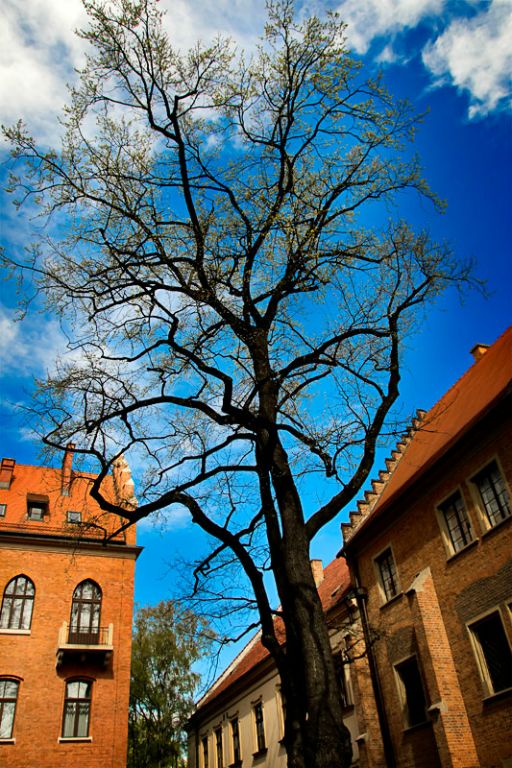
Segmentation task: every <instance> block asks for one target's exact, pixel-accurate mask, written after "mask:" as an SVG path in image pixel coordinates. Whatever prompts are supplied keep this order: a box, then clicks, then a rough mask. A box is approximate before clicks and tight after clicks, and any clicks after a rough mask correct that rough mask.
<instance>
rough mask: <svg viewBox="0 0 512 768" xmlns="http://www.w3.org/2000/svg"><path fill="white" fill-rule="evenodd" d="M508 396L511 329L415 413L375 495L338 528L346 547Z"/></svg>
mask: <svg viewBox="0 0 512 768" xmlns="http://www.w3.org/2000/svg"><path fill="white" fill-rule="evenodd" d="M511 391H512V326H511V327H510V328H508V329H507V330H506V331H505V332H504V333H503V335H502V336H500V338H499V339H498V340H497V341H496V342H495V343H494V344H493V345H492V346H490V347H489V348H488V349H487V351H486V352H484V354H483V355H482V357H480V359H479V360H477V361H476V362H474V363H473V365H472V366H471V368H469V370H467V371H466V373H465V374H463V376H461V378H460V379H459V380H458V381H457V382H456V383H455V384H454V385H453V386H452V387H451V388H450V389H449V390H448V391H447V392H446V394H445V395H443V397H442V398H441V399H440V400H439V401H438V402H437V403H436V404H435V405H434V406H433V407H432V408H431V409H430V411H428V412H427V413H425V412H421V413H419V418H418V419H416V420H415V421H414V423H413V426H412V427H411V430H409V433H408V434H407V435H405V436H404V438H403V439H402V441H401V442H400V443H399V444H398V446H397V448H396V450H395V451H394V452H393V454H392V457H391V458H390V459H388V460H387V461H386V464H387V470H385V471H383V472H381V473H380V479H379V480H378V481H374V483H373V491H369V492H367V493H366V494H365V498H364V500H361V501H360V502H359V503H358V510H357V512H352V513H351V515H350V519H351V522H350V523H348V524H343V525H342V531H343V538H344V542H345V545H347V544H349V543H350V542H351V541H353V540H354V539H355V538H356V536H357V535H358V534H359V533H360V531H362V530H363V529H366V526H367V525H368V524H369V523H370V521H372V520H374V519H375V518H376V517H378V516H379V515H380V514H381V513H382V512H383V511H384V510H385V509H387V508H389V506H390V505H391V504H392V503H393V501H394V500H396V499H397V497H398V496H399V495H400V494H401V493H402V492H403V491H405V490H406V489H407V488H409V487H410V486H411V485H412V484H413V483H415V482H416V481H417V480H418V479H419V478H420V477H421V476H422V475H423V474H424V473H425V472H426V471H427V470H428V469H430V468H431V467H432V466H433V465H434V464H435V463H436V462H437V461H438V460H439V459H440V458H441V457H442V456H443V455H444V454H445V453H446V452H447V451H448V450H449V449H450V448H451V447H452V446H453V445H454V444H455V443H456V442H457V441H458V440H460V438H461V437H462V436H463V435H464V434H465V433H466V432H467V431H468V430H469V429H470V428H471V427H472V426H473V425H475V424H476V423H477V422H478V421H479V420H480V419H481V418H483V416H484V415H485V414H486V413H487V412H488V411H489V410H490V409H491V408H492V407H493V406H494V405H495V404H496V403H497V402H498V401H499V400H500V399H501V398H502V397H504V396H505V395H506V394H507V393H509V392H511Z"/></svg>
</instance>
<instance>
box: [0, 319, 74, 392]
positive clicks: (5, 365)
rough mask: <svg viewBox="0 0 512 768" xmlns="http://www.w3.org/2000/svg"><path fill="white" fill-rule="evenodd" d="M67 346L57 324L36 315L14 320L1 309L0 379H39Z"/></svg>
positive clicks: (51, 366)
mask: <svg viewBox="0 0 512 768" xmlns="http://www.w3.org/2000/svg"><path fill="white" fill-rule="evenodd" d="M66 345H67V341H66V337H65V336H64V334H63V333H62V331H61V329H60V327H59V324H58V322H57V321H56V320H47V319H44V318H43V317H42V316H41V315H39V314H37V316H36V315H34V316H32V317H31V316H29V315H27V316H26V317H25V318H24V319H23V320H16V318H15V315H14V312H13V311H12V310H6V309H5V308H3V307H2V306H0V375H3V376H13V375H14V376H20V377H25V376H34V375H36V376H37V375H41V374H43V373H44V372H45V371H47V370H50V369H52V368H53V367H54V364H55V360H56V358H57V356H58V355H62V354H64V353H65V352H66Z"/></svg>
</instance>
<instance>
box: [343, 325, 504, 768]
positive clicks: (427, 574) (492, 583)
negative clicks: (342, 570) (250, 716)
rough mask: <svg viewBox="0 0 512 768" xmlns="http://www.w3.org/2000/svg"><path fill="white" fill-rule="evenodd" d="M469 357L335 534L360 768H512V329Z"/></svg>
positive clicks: (479, 348) (398, 447) (477, 349)
mask: <svg viewBox="0 0 512 768" xmlns="http://www.w3.org/2000/svg"><path fill="white" fill-rule="evenodd" d="M473 354H474V357H475V362H474V364H473V365H472V366H471V368H470V369H469V370H468V371H467V372H466V373H465V375H464V376H462V377H461V379H460V380H459V381H457V382H456V383H455V384H454V386H453V387H452V388H451V389H450V390H449V391H448V392H447V393H446V394H445V395H444V397H443V398H442V399H441V400H440V401H439V402H438V403H437V404H436V405H435V406H434V407H433V408H432V409H431V410H430V411H429V412H428V413H421V414H419V416H418V419H417V421H416V422H415V424H414V426H413V429H412V430H411V431H410V433H409V434H408V435H407V436H406V437H405V439H404V440H403V442H402V443H400V444H399V445H398V446H397V449H396V450H395V451H394V453H393V455H392V457H391V458H390V459H389V460H388V461H387V468H386V471H384V472H382V473H381V474H380V476H379V479H378V480H377V481H375V482H374V484H373V491H371V492H369V493H367V494H366V496H365V498H364V499H363V500H362V501H361V502H360V503H359V505H358V509H357V511H356V512H354V513H353V514H352V515H351V521H350V523H348V524H346V525H344V526H342V528H343V536H344V555H345V556H346V557H347V560H348V563H349V565H350V569H351V573H352V577H353V581H354V586H355V588H356V590H357V592H358V593H359V594H360V595H361V598H360V605H361V608H362V612H363V619H365V620H366V624H367V630H368V634H369V636H371V637H372V638H373V643H372V644H371V646H370V655H369V661H370V669H371V674H370V673H367V672H364V674H363V673H361V674H356V675H355V676H354V678H355V679H354V680H353V683H354V688H355V695H356V712H357V716H358V720H359V731H360V734H361V738H360V740H359V743H360V763H361V766H369V767H373V766H400V768H406V767H409V766H411V767H412V766H414V768H422V767H423V766H424V768H436V766H442V767H443V768H447V767H448V766H457V767H458V768H477V766H483V767H484V768H511V766H512V650H511V648H512V504H511V499H512V494H511V489H512V329H509V330H508V331H507V332H506V333H505V334H503V336H502V337H501V338H500V339H498V341H496V343H495V344H493V345H492V346H491V347H489V348H487V347H485V346H482V345H479V346H477V347H475V349H474V350H473ZM365 594H366V599H364V597H363V596H364V595H365Z"/></svg>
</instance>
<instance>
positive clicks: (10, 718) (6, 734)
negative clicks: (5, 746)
mask: <svg viewBox="0 0 512 768" xmlns="http://www.w3.org/2000/svg"><path fill="white" fill-rule="evenodd" d="M19 686H20V684H19V682H18V680H9V679H8V678H0V739H12V732H13V728H14V715H15V714H16V701H17V699H18V688H19Z"/></svg>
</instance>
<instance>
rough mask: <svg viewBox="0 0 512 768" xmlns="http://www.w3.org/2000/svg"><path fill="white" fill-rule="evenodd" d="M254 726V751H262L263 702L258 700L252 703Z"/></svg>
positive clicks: (263, 727) (263, 729) (263, 728)
mask: <svg viewBox="0 0 512 768" xmlns="http://www.w3.org/2000/svg"><path fill="white" fill-rule="evenodd" d="M253 712H254V728H255V732H256V748H257V749H256V752H263V751H264V750H265V749H266V748H267V747H266V744H265V723H264V721H263V704H262V703H261V701H259V702H258V703H257V704H255V705H254V708H253Z"/></svg>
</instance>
